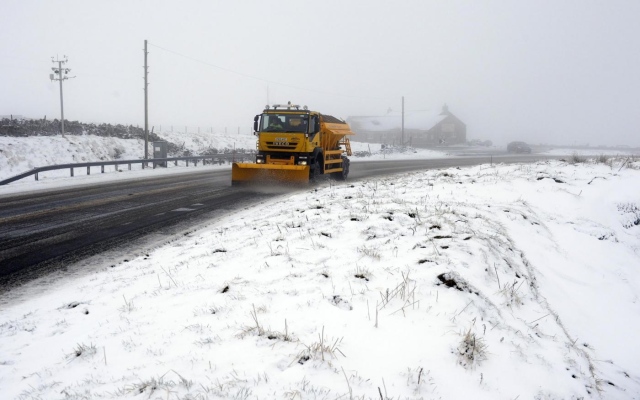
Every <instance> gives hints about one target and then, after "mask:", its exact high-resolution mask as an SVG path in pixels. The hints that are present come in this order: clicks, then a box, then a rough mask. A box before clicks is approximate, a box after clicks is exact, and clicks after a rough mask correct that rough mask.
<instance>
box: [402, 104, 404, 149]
mask: <svg viewBox="0 0 640 400" xmlns="http://www.w3.org/2000/svg"><path fill="white" fill-rule="evenodd" d="M402 147H404V96H402Z"/></svg>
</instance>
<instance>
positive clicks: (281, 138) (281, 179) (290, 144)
mask: <svg viewBox="0 0 640 400" xmlns="http://www.w3.org/2000/svg"><path fill="white" fill-rule="evenodd" d="M253 130H254V134H255V135H257V136H258V143H257V150H258V152H257V154H256V162H255V163H233V166H232V170H231V184H232V185H238V184H242V183H252V184H271V183H281V184H288V183H294V184H295V183H308V182H309V181H316V180H317V179H318V178H319V177H320V176H323V175H330V176H331V177H332V178H334V179H337V180H345V179H346V178H347V175H348V174H349V159H348V158H347V156H350V155H351V146H350V144H349V138H348V136H350V135H353V132H351V129H350V128H349V125H348V124H347V123H346V122H344V121H342V120H340V119H338V118H335V117H332V116H330V115H325V114H320V113H319V112H316V111H309V110H308V109H307V107H306V106H304V107H300V106H298V105H294V104H291V103H289V104H286V105H278V104H277V105H273V106H271V107H269V106H267V107H266V108H265V109H264V111H263V112H262V114H259V115H256V116H255V118H254V120H253Z"/></svg>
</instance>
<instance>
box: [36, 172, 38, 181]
mask: <svg viewBox="0 0 640 400" xmlns="http://www.w3.org/2000/svg"><path fill="white" fill-rule="evenodd" d="M36 180H38V173H37V172H36Z"/></svg>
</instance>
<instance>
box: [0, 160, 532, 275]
mask: <svg viewBox="0 0 640 400" xmlns="http://www.w3.org/2000/svg"><path fill="white" fill-rule="evenodd" d="M540 158H541V157H540V156H504V157H494V159H495V160H496V162H498V161H499V162H504V163H511V162H526V161H534V160H537V159H540ZM489 161H491V159H488V158H487V157H455V158H442V159H433V160H394V161H362V162H353V163H352V166H351V174H350V179H352V180H358V179H366V178H370V177H373V176H379V175H387V174H390V173H400V172H407V171H414V170H421V169H434V168H448V167H455V166H470V165H478V164H481V163H487V162H489ZM279 193H281V192H273V191H269V192H265V191H254V190H247V189H246V188H235V187H231V186H230V177H229V170H215V171H212V170H204V171H202V170H200V171H196V172H190V173H188V174H179V175H170V176H162V177H153V178H145V179H133V180H125V181H119V182H110V183H101V184H90V185H83V186H76V187H72V188H61V189H56V190H47V191H39V192H29V193H27V194H13V195H5V196H2V197H0V200H1V202H0V249H1V250H0V283H2V284H9V285H11V284H13V283H15V282H17V281H25V280H31V279H33V278H35V277H37V276H40V275H42V274H43V273H48V272H51V271H53V270H56V269H60V268H64V265H67V264H68V263H69V262H73V261H77V260H79V259H83V258H85V257H87V256H91V255H94V254H97V253H100V252H103V251H105V250H107V249H110V248H116V247H120V246H123V245H132V244H133V245H135V241H136V240H137V239H140V238H143V237H145V236H147V235H149V234H150V233H154V232H163V231H168V232H169V233H170V234H176V233H179V232H182V231H185V230H189V229H190V228H191V227H192V226H193V225H195V224H197V223H199V222H202V221H205V220H207V219H210V218H213V217H216V216H224V215H225V213H228V212H229V211H231V210H237V209H239V208H242V207H246V206H248V205H250V204H255V203H257V202H259V201H261V200H264V199H266V198H268V197H272V196H274V195H277V194H279Z"/></svg>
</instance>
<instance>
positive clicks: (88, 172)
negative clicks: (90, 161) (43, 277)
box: [87, 165, 91, 175]
mask: <svg viewBox="0 0 640 400" xmlns="http://www.w3.org/2000/svg"><path fill="white" fill-rule="evenodd" d="M90 169H91V167H90V166H88V165H87V175H91V171H90Z"/></svg>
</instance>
